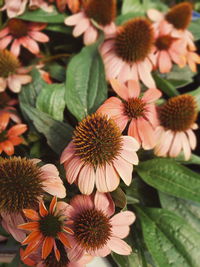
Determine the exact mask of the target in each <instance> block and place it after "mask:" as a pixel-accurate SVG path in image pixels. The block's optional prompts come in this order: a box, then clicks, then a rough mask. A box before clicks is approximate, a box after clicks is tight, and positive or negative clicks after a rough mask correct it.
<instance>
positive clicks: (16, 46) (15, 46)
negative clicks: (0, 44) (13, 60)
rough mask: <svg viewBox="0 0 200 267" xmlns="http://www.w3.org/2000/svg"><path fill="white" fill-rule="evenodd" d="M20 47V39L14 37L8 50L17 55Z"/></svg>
mask: <svg viewBox="0 0 200 267" xmlns="http://www.w3.org/2000/svg"><path fill="white" fill-rule="evenodd" d="M20 48H21V44H20V41H19V40H18V39H15V40H14V42H13V43H12V45H11V48H10V51H11V52H12V53H13V54H14V55H15V56H16V57H18V56H19V54H20Z"/></svg>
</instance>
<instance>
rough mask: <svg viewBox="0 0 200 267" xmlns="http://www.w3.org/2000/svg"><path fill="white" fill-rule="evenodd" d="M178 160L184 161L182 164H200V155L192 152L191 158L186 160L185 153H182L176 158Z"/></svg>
mask: <svg viewBox="0 0 200 267" xmlns="http://www.w3.org/2000/svg"><path fill="white" fill-rule="evenodd" d="M175 160H176V161H178V162H180V163H182V164H185V165H187V164H197V165H200V157H199V156H197V155H195V154H192V155H191V157H190V159H189V160H185V158H184V155H183V153H181V154H180V156H178V157H176V158H175Z"/></svg>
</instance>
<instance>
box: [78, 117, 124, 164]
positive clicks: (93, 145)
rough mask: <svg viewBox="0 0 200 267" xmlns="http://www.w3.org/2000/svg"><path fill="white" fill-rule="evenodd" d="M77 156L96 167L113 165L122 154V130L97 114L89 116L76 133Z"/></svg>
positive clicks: (80, 124) (110, 120)
mask: <svg viewBox="0 0 200 267" xmlns="http://www.w3.org/2000/svg"><path fill="white" fill-rule="evenodd" d="M73 142H74V145H75V154H76V155H77V156H79V157H80V159H81V160H83V161H84V162H85V163H90V164H92V165H93V166H94V167H96V166H97V165H102V164H105V163H106V162H107V163H111V162H112V161H113V160H114V159H115V158H116V157H117V156H118V155H119V153H120V150H121V145H122V139H121V132H120V129H119V128H118V127H117V125H116V123H115V122H114V121H113V120H112V119H108V118H107V116H103V115H101V114H98V113H95V114H93V115H91V116H87V117H86V118H85V119H84V120H83V121H81V122H80V123H79V125H78V126H77V127H76V129H75V131H74V136H73Z"/></svg>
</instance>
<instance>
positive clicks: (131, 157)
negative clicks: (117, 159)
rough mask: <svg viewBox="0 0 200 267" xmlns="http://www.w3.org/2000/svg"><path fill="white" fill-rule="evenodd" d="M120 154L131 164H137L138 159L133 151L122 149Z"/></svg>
mask: <svg viewBox="0 0 200 267" xmlns="http://www.w3.org/2000/svg"><path fill="white" fill-rule="evenodd" d="M120 156H121V157H122V158H123V159H125V160H126V161H128V162H130V163H131V164H134V165H138V163H139V159H138V156H137V154H136V153H135V152H133V151H130V150H126V149H123V150H122V151H121V154H120Z"/></svg>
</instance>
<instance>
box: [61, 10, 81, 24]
mask: <svg viewBox="0 0 200 267" xmlns="http://www.w3.org/2000/svg"><path fill="white" fill-rule="evenodd" d="M84 17H85V16H84V13H83V12H79V13H77V14H75V15H72V16H69V17H67V18H66V19H65V24H66V25H69V26H73V25H76V24H77V23H79V22H80V20H81V19H83V18H84Z"/></svg>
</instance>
